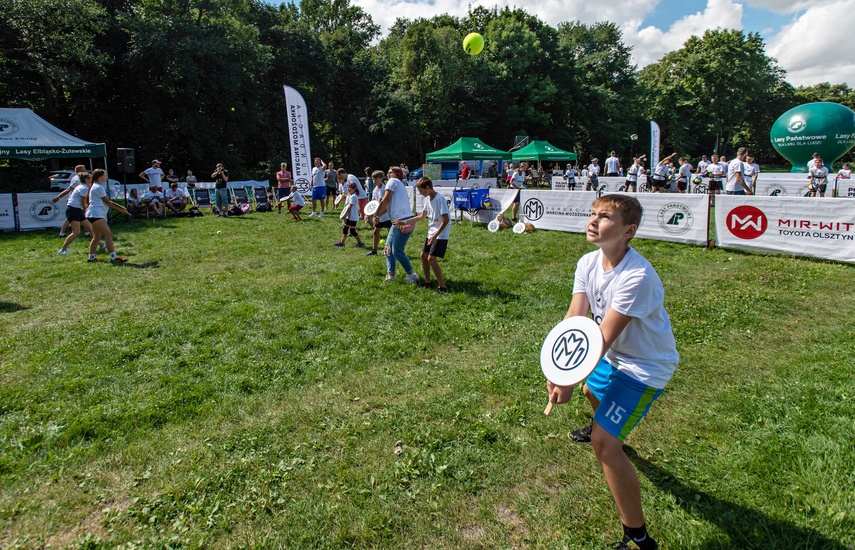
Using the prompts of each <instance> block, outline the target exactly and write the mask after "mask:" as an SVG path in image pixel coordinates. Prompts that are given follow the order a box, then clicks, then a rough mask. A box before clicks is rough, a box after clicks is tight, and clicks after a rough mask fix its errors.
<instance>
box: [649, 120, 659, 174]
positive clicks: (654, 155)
mask: <svg viewBox="0 0 855 550" xmlns="http://www.w3.org/2000/svg"><path fill="white" fill-rule="evenodd" d="M659 135H660V132H659V125H658V124H656V122H654V121H652V120H651V121H650V167H651V169H652V168H655V167H656V165H657V164H659Z"/></svg>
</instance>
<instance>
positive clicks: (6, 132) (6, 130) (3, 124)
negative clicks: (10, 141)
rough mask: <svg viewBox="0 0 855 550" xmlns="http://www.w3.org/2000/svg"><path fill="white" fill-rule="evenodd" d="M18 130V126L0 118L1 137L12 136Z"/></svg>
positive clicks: (13, 122) (11, 121)
mask: <svg viewBox="0 0 855 550" xmlns="http://www.w3.org/2000/svg"><path fill="white" fill-rule="evenodd" d="M18 130H19V128H18V124H17V123H16V122H15V121H14V120H9V119H8V118H0V135H2V136H3V137H8V136H14V135H15V134H17V133H18Z"/></svg>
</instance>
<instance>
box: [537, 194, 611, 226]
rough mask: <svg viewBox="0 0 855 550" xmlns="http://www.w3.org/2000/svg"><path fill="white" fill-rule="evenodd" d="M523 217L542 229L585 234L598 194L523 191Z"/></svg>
mask: <svg viewBox="0 0 855 550" xmlns="http://www.w3.org/2000/svg"><path fill="white" fill-rule="evenodd" d="M520 193H521V194H522V195H521V197H520V216H525V219H526V221H529V222H531V223H532V224H533V225H534V226H535V227H536V228H538V229H552V230H555V231H569V232H571V233H584V232H585V224H586V223H587V222H588V218H589V217H590V216H591V203H593V202H594V199H596V198H597V193H595V192H594V191H578V192H575V193H568V192H566V191H531V190H529V189H523V190H522V191H520Z"/></svg>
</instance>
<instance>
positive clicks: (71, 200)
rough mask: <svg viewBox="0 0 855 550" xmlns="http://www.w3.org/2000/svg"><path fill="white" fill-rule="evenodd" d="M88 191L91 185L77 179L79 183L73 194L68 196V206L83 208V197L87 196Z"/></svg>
mask: <svg viewBox="0 0 855 550" xmlns="http://www.w3.org/2000/svg"><path fill="white" fill-rule="evenodd" d="M87 193H89V186H88V185H86V184H85V183H80V180H77V185H75V186H74V191H72V192H71V196H70V197H68V203H67V204H66V206H73V207H75V208H80V209H81V210H83V197H85V196H86V194H87Z"/></svg>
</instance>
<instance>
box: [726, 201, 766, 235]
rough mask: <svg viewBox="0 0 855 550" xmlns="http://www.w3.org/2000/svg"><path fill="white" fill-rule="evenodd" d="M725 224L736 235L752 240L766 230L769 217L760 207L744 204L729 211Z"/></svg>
mask: <svg viewBox="0 0 855 550" xmlns="http://www.w3.org/2000/svg"><path fill="white" fill-rule="evenodd" d="M725 224H726V225H727V230H728V231H730V232H731V234H733V236H734V237H737V238H739V239H744V240H751V239H756V238H757V237H759V236H761V235H762V234H763V233H765V232H766V229H767V228H768V227H769V219H768V218H767V217H766V214H764V213H763V211H762V210H760V209H759V208H756V207H754V206H748V205H742V206H737V207H736V208H734V209H733V210H731V211H730V212H728V213H727V216H726V217H725Z"/></svg>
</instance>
